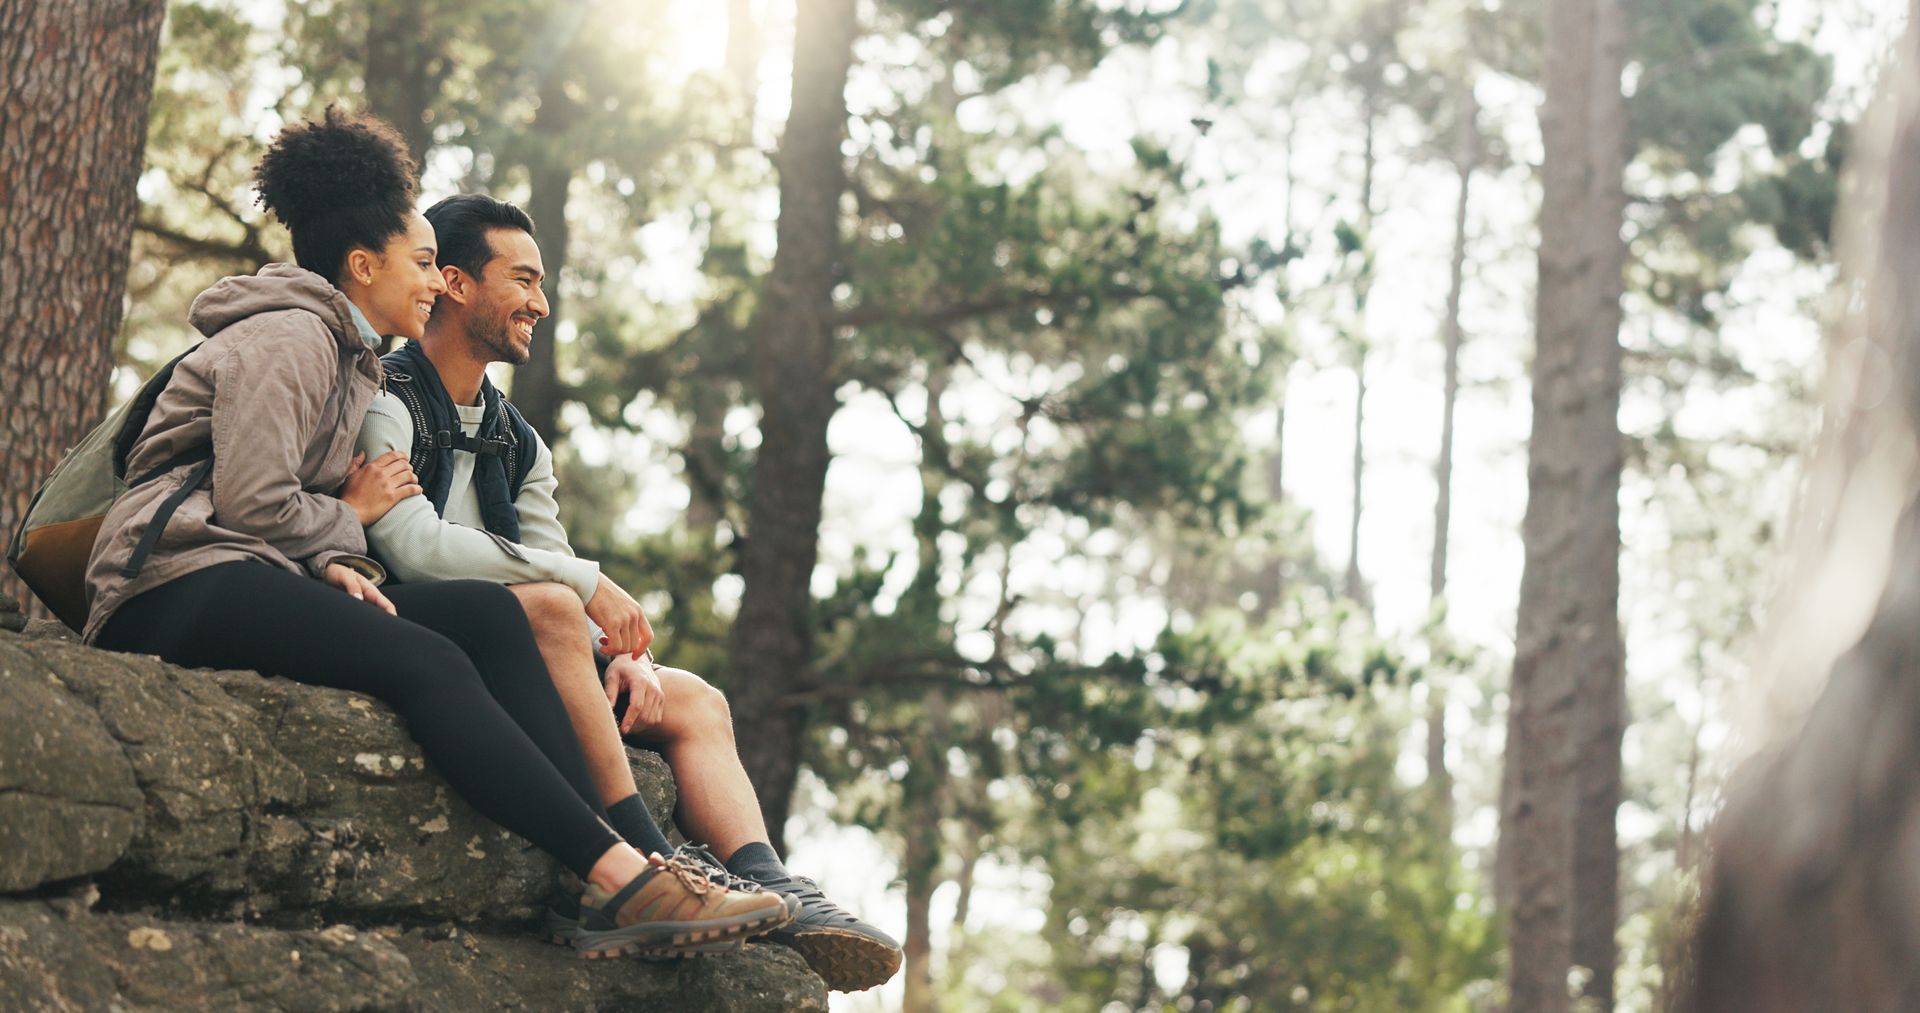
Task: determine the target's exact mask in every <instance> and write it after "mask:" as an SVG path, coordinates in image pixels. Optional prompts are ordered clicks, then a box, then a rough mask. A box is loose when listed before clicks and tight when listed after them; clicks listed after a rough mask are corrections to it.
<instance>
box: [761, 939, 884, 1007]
mask: <svg viewBox="0 0 1920 1013" xmlns="http://www.w3.org/2000/svg"><path fill="white" fill-rule="evenodd" d="M773 941H774V942H777V943H780V944H781V945H783V946H788V947H791V948H792V949H794V950H797V951H799V953H800V956H801V957H802V958H803V959H805V960H806V962H807V966H808V967H811V968H813V972H814V973H815V974H818V975H819V976H820V978H821V979H822V980H823V981H825V982H826V983H827V987H828V988H830V989H832V990H833V991H835V992H865V991H866V990H867V989H870V988H874V987H876V986H879V985H884V984H886V983H887V982H888V981H889V980H891V979H892V978H893V976H894V975H896V974H898V973H900V963H901V961H902V960H903V959H904V958H905V954H904V953H902V952H901V951H900V950H896V949H894V948H893V947H891V946H888V945H886V944H885V943H882V942H880V941H879V940H877V939H873V938H871V937H869V936H863V935H861V934H860V933H858V932H848V931H846V930H844V929H827V928H822V929H808V930H806V931H805V932H800V933H795V934H792V935H786V934H782V935H781V937H780V938H779V939H776V940H773Z"/></svg>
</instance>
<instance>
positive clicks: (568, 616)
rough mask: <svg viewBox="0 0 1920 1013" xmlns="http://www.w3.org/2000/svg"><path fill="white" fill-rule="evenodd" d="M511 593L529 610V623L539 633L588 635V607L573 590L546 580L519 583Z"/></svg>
mask: <svg viewBox="0 0 1920 1013" xmlns="http://www.w3.org/2000/svg"><path fill="white" fill-rule="evenodd" d="M510 590H512V591H513V593H514V596H515V597H517V598H519V599H520V606H521V608H523V609H525V610H526V613H527V620H528V621H529V622H531V623H533V628H534V630H535V632H537V633H542V634H546V633H552V632H563V633H566V634H569V635H571V634H575V633H577V634H578V635H579V636H581V637H585V636H586V630H587V611H586V607H585V606H584V605H582V604H581V603H580V596H579V595H577V594H574V593H573V589H572V588H570V587H567V586H566V585H565V584H556V583H553V582H551V581H544V582H541V583H537V584H515V585H513V586H512V587H511V588H510Z"/></svg>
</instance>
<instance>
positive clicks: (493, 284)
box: [467, 229, 547, 366]
mask: <svg viewBox="0 0 1920 1013" xmlns="http://www.w3.org/2000/svg"><path fill="white" fill-rule="evenodd" d="M487 243H488V245H489V246H490V247H491V248H492V249H493V258H492V259H491V260H488V261H487V263H486V265H485V266H483V267H482V268H481V269H480V277H478V278H475V279H473V281H472V284H473V286H474V289H475V292H474V296H473V299H472V301H471V302H470V303H469V304H468V305H469V306H470V310H469V312H468V316H467V338H468V340H470V341H471V342H473V345H474V351H476V352H479V353H482V355H483V356H484V357H485V358H486V360H487V361H488V362H505V363H510V364H512V365H515V366H524V365H526V364H527V360H528V359H530V358H532V357H533V325H534V322H535V321H537V320H539V319H540V318H541V317H544V316H546V315H547V297H546V295H545V294H543V293H542V292H541V291H540V282H541V281H542V279H543V278H544V277H545V272H544V270H543V267H542V265H541V262H540V246H539V244H537V243H535V242H534V241H533V237H532V236H529V235H527V234H526V233H524V232H522V231H520V230H519V229H491V230H489V231H488V232H487Z"/></svg>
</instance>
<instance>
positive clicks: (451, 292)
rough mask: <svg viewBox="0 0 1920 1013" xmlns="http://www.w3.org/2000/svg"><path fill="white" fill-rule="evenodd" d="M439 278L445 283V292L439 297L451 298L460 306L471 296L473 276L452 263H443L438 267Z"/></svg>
mask: <svg viewBox="0 0 1920 1013" xmlns="http://www.w3.org/2000/svg"><path fill="white" fill-rule="evenodd" d="M440 279H441V280H442V281H444V282H446V283H447V293H446V295H443V296H441V298H443V299H452V300H453V301H454V302H457V303H459V304H460V305H462V306H465V305H466V304H467V300H468V299H471V298H473V276H472V275H470V274H468V273H467V272H465V271H462V270H460V269H459V268H457V267H455V266H453V265H452V264H443V265H441V267H440Z"/></svg>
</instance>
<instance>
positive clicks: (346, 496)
mask: <svg viewBox="0 0 1920 1013" xmlns="http://www.w3.org/2000/svg"><path fill="white" fill-rule="evenodd" d="M418 495H420V480H419V479H417V478H415V477H414V476H413V465H411V464H409V463H407V456H406V455H405V454H402V453H401V452H399V451H398V450H389V451H387V452H386V453H384V454H381V455H380V456H379V457H377V458H375V459H374V460H373V461H372V462H371V463H368V462H367V455H366V453H365V452H364V451H363V452H361V453H357V454H355V455H353V463H351V464H349V465H347V480H346V482H345V483H343V484H342V485H341V486H340V498H341V499H342V500H345V501H346V504H347V505H348V506H350V507H352V508H353V514H354V516H356V517H358V518H360V526H361V527H363V528H364V527H371V526H372V525H373V522H374V521H377V520H379V519H380V518H382V517H385V516H386V515H387V511H389V510H391V509H393V505H394V504H395V503H398V502H400V501H401V500H403V499H406V498H407V497H408V496H418Z"/></svg>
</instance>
